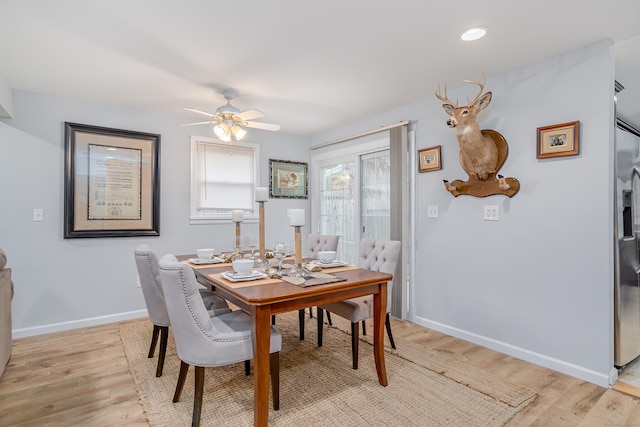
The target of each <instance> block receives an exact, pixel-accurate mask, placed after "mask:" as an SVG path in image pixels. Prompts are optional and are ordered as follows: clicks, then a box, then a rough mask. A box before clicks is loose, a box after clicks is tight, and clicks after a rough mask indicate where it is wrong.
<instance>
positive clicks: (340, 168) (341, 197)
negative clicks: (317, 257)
mask: <svg viewBox="0 0 640 427" xmlns="http://www.w3.org/2000/svg"><path fill="white" fill-rule="evenodd" d="M355 168H356V162H355V160H353V161H347V162H342V163H331V164H325V165H323V166H322V167H321V172H320V176H321V184H320V218H319V221H320V234H329V235H338V236H340V239H339V240H338V256H339V257H340V259H341V260H342V261H345V262H349V263H354V262H355V261H356V256H357V252H356V249H357V247H356V244H355V243H356V242H357V241H358V240H359V236H356V234H357V230H358V224H357V223H356V221H357V218H358V215H357V213H358V211H357V210H358V206H357V201H358V183H357V181H358V174H357V171H356V170H355Z"/></svg>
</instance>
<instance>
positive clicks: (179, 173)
mask: <svg viewBox="0 0 640 427" xmlns="http://www.w3.org/2000/svg"><path fill="white" fill-rule="evenodd" d="M13 105H14V114H13V119H0V200H1V202H0V247H1V248H2V249H3V250H4V251H5V252H6V254H7V258H8V267H10V268H12V270H13V271H12V277H13V281H14V284H15V297H14V300H13V310H12V314H13V328H14V331H13V332H14V337H16V338H17V337H20V336H26V335H34V334H39V333H43V332H49V331H53V330H60V329H69V328H74V327H79V326H83V325H89V324H98V323H106V322H109V321H114V320H118V319H123V318H128V317H139V316H142V315H146V312H145V311H144V310H145V304H144V300H143V298H142V292H141V290H140V288H138V287H137V283H136V282H137V280H136V279H137V275H136V268H135V263H134V259H133V249H134V248H135V247H136V246H137V245H138V244H140V243H147V244H149V245H150V246H151V247H152V248H154V249H155V250H157V251H158V253H159V254H162V253H166V252H173V253H176V254H181V253H194V251H195V248H196V247H202V246H213V247H215V248H225V247H226V246H227V245H228V243H229V242H231V241H232V238H233V235H234V232H235V228H234V227H235V226H234V224H233V223H231V222H230V221H229V223H223V224H217V225H189V137H190V135H191V133H194V134H199V135H205V136H206V135H207V132H210V129H208V128H207V126H200V127H179V126H177V124H178V123H184V119H181V118H176V117H168V116H160V115H157V114H151V113H146V112H142V111H136V110H131V109H124V108H119V107H114V106H109V105H101V104H92V103H87V102H83V101H78V100H70V99H64V98H58V97H52V96H46V95H42V94H35V93H30V92H21V91H15V92H14V94H13ZM65 121H68V122H75V123H83V124H89V125H96V126H105V127H112V128H118V129H127V130H136V131H143V132H150V133H157V134H161V143H160V173H161V184H160V187H161V197H160V203H161V209H160V237H141V238H132V237H127V238H99V239H67V240H65V239H63V218H64V216H63V215H64V211H63V200H64V188H63V185H64V122H65ZM245 139H246V141H248V142H255V143H259V144H260V145H261V156H262V161H261V177H262V182H261V184H262V185H264V186H268V183H269V158H275V159H281V160H293V161H303V162H308V159H309V144H308V140H307V139H305V138H302V137H299V136H293V135H287V134H285V133H282V132H276V133H272V132H266V131H259V130H250V131H249V134H248V135H247V137H246V138H245ZM308 206H309V201H308V200H299V199H295V200H292V199H270V200H269V202H268V203H266V205H265V214H266V218H267V224H268V227H267V232H266V239H267V243H272V242H274V241H275V240H276V239H287V240H289V239H292V238H293V232H292V230H291V227H289V225H288V224H289V223H288V220H287V218H286V210H287V209H288V208H306V209H308ZM34 208H43V209H44V222H33V221H32V211H33V209H34ZM307 221H308V218H307ZM244 227H251V225H250V224H247V223H243V228H244ZM253 227H255V230H256V232H257V224H253Z"/></svg>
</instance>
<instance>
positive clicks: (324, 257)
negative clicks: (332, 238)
mask: <svg viewBox="0 0 640 427" xmlns="http://www.w3.org/2000/svg"><path fill="white" fill-rule="evenodd" d="M318 258H319V259H320V261H322V262H324V263H325V264H329V263H331V262H333V261H335V260H336V251H320V252H318Z"/></svg>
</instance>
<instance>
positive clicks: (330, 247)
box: [300, 234, 340, 339]
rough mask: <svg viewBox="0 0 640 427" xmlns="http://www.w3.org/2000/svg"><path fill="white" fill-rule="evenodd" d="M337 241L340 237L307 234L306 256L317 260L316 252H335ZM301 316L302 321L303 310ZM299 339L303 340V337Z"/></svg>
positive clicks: (311, 315)
mask: <svg viewBox="0 0 640 427" xmlns="http://www.w3.org/2000/svg"><path fill="white" fill-rule="evenodd" d="M339 240H340V236H337V235H328V234H309V237H308V238H307V256H308V257H309V258H314V259H317V258H318V252H320V251H337V250H338V241H339ZM302 314H303V317H302V318H301V319H302V321H304V310H303V312H302ZM309 317H311V318H312V319H313V307H309ZM327 319H328V320H329V324H331V317H329V316H327ZM300 339H304V337H301V338H300Z"/></svg>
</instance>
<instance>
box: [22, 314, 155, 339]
mask: <svg viewBox="0 0 640 427" xmlns="http://www.w3.org/2000/svg"><path fill="white" fill-rule="evenodd" d="M147 316H148V314H147V310H137V311H129V312H126V313H118V314H110V315H108V316H99V317H90V318H88V319H79V320H73V321H70V322H60V323H51V324H48V325H40V326H32V327H30V328H21V329H14V330H13V331H11V336H12V338H14V339H15V338H24V337H32V336H35V335H42V334H49V333H51V332H60V331H68V330H70V329H78V328H86V327H88V326H97V325H104V324H106V323H113V322H120V321H122V320H130V319H137V318H140V317H147Z"/></svg>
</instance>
